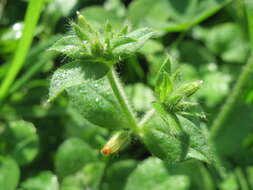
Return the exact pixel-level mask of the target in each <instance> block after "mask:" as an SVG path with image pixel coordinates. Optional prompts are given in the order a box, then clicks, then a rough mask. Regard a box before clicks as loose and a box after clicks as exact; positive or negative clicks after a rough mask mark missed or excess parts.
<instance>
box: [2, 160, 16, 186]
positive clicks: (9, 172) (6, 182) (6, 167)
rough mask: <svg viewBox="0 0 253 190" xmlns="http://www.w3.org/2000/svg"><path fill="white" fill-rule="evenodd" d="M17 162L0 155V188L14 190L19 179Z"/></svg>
mask: <svg viewBox="0 0 253 190" xmlns="http://www.w3.org/2000/svg"><path fill="white" fill-rule="evenodd" d="M19 174H20V172H19V168H18V165H17V163H16V162H15V161H14V160H13V159H11V158H9V157H3V156H1V157H0V189H2V190H15V189H16V187H17V185H18V181H19Z"/></svg>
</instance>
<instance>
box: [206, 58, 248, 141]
mask: <svg viewBox="0 0 253 190" xmlns="http://www.w3.org/2000/svg"><path fill="white" fill-rule="evenodd" d="M252 72H253V54H252V55H251V56H250V58H249V61H248V63H247V64H246V65H245V66H244V68H243V69H242V73H241V74H240V76H239V79H238V81H237V82H236V84H235V87H234V89H233V90H232V93H231V95H230V96H229V97H228V99H227V100H226V102H225V104H224V105H223V107H222V108H221V111H220V113H219V114H218V116H217V117H216V119H215V120H214V122H213V125H212V126H211V138H214V137H216V136H217V134H218V133H219V131H220V129H221V128H222V125H223V124H224V122H225V120H226V118H227V116H228V115H229V114H230V112H231V110H232V109H233V107H234V105H235V103H236V100H238V99H239V97H240V95H241V92H242V89H243V87H244V85H245V84H246V83H247V82H248V81H249V79H250V77H251V76H252Z"/></svg>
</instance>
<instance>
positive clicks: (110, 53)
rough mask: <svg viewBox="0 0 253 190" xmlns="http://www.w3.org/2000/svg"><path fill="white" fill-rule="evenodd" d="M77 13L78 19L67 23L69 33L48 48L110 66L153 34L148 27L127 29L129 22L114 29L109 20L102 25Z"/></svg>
mask: <svg viewBox="0 0 253 190" xmlns="http://www.w3.org/2000/svg"><path fill="white" fill-rule="evenodd" d="M77 16H78V19H77V23H75V22H72V23H70V25H71V28H72V33H71V34H69V35H67V36H65V37H63V38H62V39H60V40H59V41H57V42H56V43H55V44H54V45H53V47H51V48H50V50H53V51H57V52H59V53H62V54H64V55H66V56H67V57H70V58H73V59H79V60H82V61H89V62H96V63H102V64H106V65H107V66H109V67H110V66H111V65H113V64H114V63H117V62H118V61H119V60H121V59H122V58H124V57H126V56H129V55H130V54H132V53H135V52H136V50H138V49H139V48H140V47H142V45H143V44H144V43H145V41H146V40H148V39H149V38H150V37H151V36H153V34H154V33H153V32H152V31H151V30H150V29H148V28H141V29H138V30H135V31H132V32H129V31H128V30H129V29H128V28H129V27H128V25H125V26H123V27H122V28H121V29H119V30H117V31H115V30H113V28H112V26H111V24H109V22H107V23H106V24H105V26H104V27H103V28H102V29H101V28H97V27H95V26H94V25H92V24H91V23H89V22H88V21H87V20H86V19H85V18H84V16H82V15H81V14H80V13H79V12H77Z"/></svg>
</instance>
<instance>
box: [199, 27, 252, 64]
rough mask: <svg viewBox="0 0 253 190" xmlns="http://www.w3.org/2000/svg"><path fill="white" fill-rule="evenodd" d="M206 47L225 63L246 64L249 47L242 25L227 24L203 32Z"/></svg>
mask: <svg viewBox="0 0 253 190" xmlns="http://www.w3.org/2000/svg"><path fill="white" fill-rule="evenodd" d="M202 33H204V34H203V38H204V41H205V44H206V46H207V47H208V49H210V50H211V51H212V52H213V53H214V54H216V55H220V56H221V58H222V59H223V60H224V61H228V62H240V63H244V61H245V60H246V58H247V55H248V50H249V45H248V44H247V42H246V39H245V37H244V34H243V30H242V28H241V26H240V25H238V24H235V23H225V24H220V25H216V26H215V27H213V28H211V29H204V30H203V32H202Z"/></svg>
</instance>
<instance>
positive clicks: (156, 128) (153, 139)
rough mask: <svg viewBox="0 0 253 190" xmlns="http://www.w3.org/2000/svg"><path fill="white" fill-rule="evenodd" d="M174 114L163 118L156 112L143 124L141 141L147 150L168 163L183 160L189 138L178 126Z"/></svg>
mask: <svg viewBox="0 0 253 190" xmlns="http://www.w3.org/2000/svg"><path fill="white" fill-rule="evenodd" d="M177 125H178V121H177V118H175V116H167V115H166V119H163V118H162V117H161V116H159V115H158V114H157V113H155V114H154V115H153V116H152V118H150V119H149V120H148V121H147V122H146V124H145V125H144V126H143V134H142V135H141V138H142V141H143V142H144V144H145V145H146V146H147V148H148V149H149V151H150V152H151V153H152V154H153V155H155V156H157V157H158V158H160V159H162V160H164V161H165V162H167V163H169V164H173V163H177V162H180V161H183V160H184V159H185V157H186V154H187V151H188V147H189V139H188V136H187V135H186V134H185V132H184V131H183V130H181V129H179V128H178V126H177Z"/></svg>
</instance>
